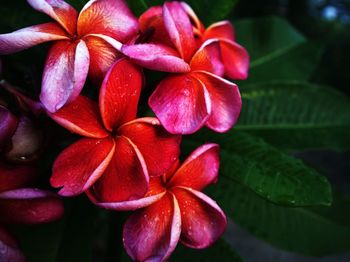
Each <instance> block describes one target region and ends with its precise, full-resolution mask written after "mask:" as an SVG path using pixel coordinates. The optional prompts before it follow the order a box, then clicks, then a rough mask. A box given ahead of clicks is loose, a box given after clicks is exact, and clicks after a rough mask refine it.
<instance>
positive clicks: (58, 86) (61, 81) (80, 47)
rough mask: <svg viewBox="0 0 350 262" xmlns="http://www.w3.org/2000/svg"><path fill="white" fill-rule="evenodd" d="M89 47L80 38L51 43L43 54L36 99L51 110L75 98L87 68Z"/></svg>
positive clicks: (53, 110) (83, 82)
mask: <svg viewBox="0 0 350 262" xmlns="http://www.w3.org/2000/svg"><path fill="white" fill-rule="evenodd" d="M89 61H90V58H89V50H88V48H87V47H86V44H85V43H84V41H79V42H78V43H72V42H70V41H60V42H57V43H55V44H54V45H53V46H52V47H51V49H50V51H49V54H48V56H47V59H46V64H45V69H44V76H43V81H42V89H41V94H40V100H41V102H42V103H43V105H44V106H45V108H46V109H47V110H48V111H49V112H51V113H53V112H56V111H57V110H59V109H60V108H61V107H63V106H64V105H65V104H66V103H69V102H71V101H73V100H75V99H76V98H77V97H78V95H79V94H80V92H81V90H82V89H83V86H84V84H85V80H86V77H87V75H88V71H89Z"/></svg>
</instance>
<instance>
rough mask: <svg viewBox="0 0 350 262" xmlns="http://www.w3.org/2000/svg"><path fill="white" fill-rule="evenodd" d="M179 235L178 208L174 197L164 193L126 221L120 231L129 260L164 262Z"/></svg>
mask: <svg viewBox="0 0 350 262" xmlns="http://www.w3.org/2000/svg"><path fill="white" fill-rule="evenodd" d="M180 233H181V218H180V210H179V206H178V203H177V201H176V199H175V197H174V196H173V195H172V194H171V193H168V194H166V195H165V196H163V197H162V198H161V199H160V200H159V201H158V202H155V203H154V204H152V205H150V206H148V207H146V208H144V209H140V210H137V211H136V212H135V213H133V214H132V215H131V216H130V217H129V218H128V220H127V221H126V223H125V225H124V229H123V241H124V246H125V249H126V251H127V253H128V254H129V256H130V257H131V258H132V259H133V260H137V261H165V260H166V259H167V258H168V257H169V256H170V255H171V253H172V252H173V251H174V249H175V247H176V245H177V243H178V241H179V237H180Z"/></svg>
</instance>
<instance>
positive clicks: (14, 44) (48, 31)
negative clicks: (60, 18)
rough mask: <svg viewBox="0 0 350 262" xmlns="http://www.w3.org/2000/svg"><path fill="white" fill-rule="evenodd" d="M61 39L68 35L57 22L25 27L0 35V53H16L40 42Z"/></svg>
mask: <svg viewBox="0 0 350 262" xmlns="http://www.w3.org/2000/svg"><path fill="white" fill-rule="evenodd" d="M63 39H68V37H67V35H66V33H65V32H64V30H62V28H61V27H60V26H59V25H58V24H57V23H46V24H41V25H34V26H31V27H26V28H23V29H21V30H17V31H14V32H12V33H9V34H2V35H0V55H7V54H12V53H16V52H19V51H22V50H24V49H27V48H29V47H32V46H35V45H38V44H41V43H45V42H48V41H54V40H63Z"/></svg>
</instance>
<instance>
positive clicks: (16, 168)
mask: <svg viewBox="0 0 350 262" xmlns="http://www.w3.org/2000/svg"><path fill="white" fill-rule="evenodd" d="M37 175H38V172H37V170H36V169H35V168H34V167H33V166H29V165H12V164H7V163H5V162H2V161H1V162H0V192H3V191H8V190H12V189H16V188H20V187H24V186H29V185H31V184H32V183H33V182H34V180H35V179H36V177H37Z"/></svg>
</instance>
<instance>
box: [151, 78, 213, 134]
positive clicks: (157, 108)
mask: <svg viewBox="0 0 350 262" xmlns="http://www.w3.org/2000/svg"><path fill="white" fill-rule="evenodd" d="M149 106H150V107H151V108H152V110H153V112H155V114H156V116H157V117H158V119H159V120H160V122H161V123H162V125H163V126H164V127H165V129H166V130H167V131H168V132H170V133H172V134H191V133H194V132H196V131H197V130H198V129H200V128H201V127H202V126H203V125H204V123H205V122H206V121H207V119H208V117H209V115H210V112H211V104H210V99H209V94H208V92H207V90H206V89H205V88H204V87H203V85H202V84H201V83H200V82H199V81H198V80H196V79H195V78H193V77H191V75H189V74H181V75H175V76H170V77H167V78H166V79H164V80H163V81H162V82H160V84H159V85H158V87H157V88H156V90H155V91H154V92H153V94H152V95H151V97H150V99H149Z"/></svg>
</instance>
